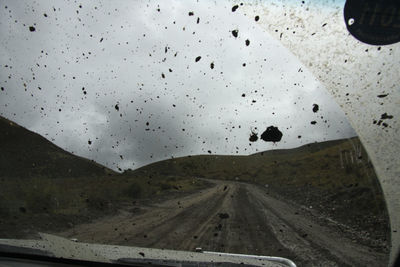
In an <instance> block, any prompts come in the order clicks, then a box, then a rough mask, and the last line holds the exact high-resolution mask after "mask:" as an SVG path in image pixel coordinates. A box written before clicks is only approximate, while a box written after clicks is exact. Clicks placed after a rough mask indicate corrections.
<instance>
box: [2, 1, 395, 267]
mask: <svg viewBox="0 0 400 267" xmlns="http://www.w3.org/2000/svg"><path fill="white" fill-rule="evenodd" d="M298 2H299V3H298V4H297V3H296V4H293V6H283V7H282V6H280V5H276V4H274V5H271V8H270V9H259V10H263V11H262V12H261V11H260V12H258V13H256V14H255V13H254V11H252V10H253V8H254V7H253V6H252V5H250V4H248V3H247V4H243V3H240V2H230V1H218V2H216V3H215V2H212V1H201V2H196V1H168V2H167V1H102V2H88V1H58V2H51V1H3V2H2V4H1V8H0V12H1V17H0V34H1V36H2V38H1V40H0V61H1V71H0V85H1V91H0V115H1V118H0V238H4V239H21V240H25V239H38V238H39V234H38V233H39V232H44V233H49V234H53V235H56V236H59V237H63V238H67V239H69V240H71V239H73V240H75V241H78V242H87V243H100V244H112V245H124V246H132V247H145V248H159V249H173V250H184V251H194V250H195V249H196V248H198V249H200V248H201V249H200V250H207V251H214V252H228V253H240V254H251V255H265V256H278V257H284V258H288V259H291V260H292V261H294V262H295V263H296V264H297V265H298V266H320V265H325V266H343V265H349V266H350V265H351V266H366V265H369V264H371V263H372V265H374V266H385V265H386V264H387V262H388V257H389V240H390V232H389V219H388V215H387V211H386V205H385V200H384V197H383V194H382V190H381V186H380V183H379V181H378V178H377V175H376V174H375V171H374V166H373V164H372V162H371V160H370V157H369V155H368V154H367V152H366V150H365V148H364V147H363V144H362V143H361V141H360V139H359V137H358V136H357V133H356V132H355V130H354V129H353V127H352V126H351V123H350V122H349V121H348V119H347V117H346V115H347V114H345V112H344V111H343V110H342V109H341V107H340V106H339V105H338V104H337V102H336V101H335V99H333V98H332V96H331V94H330V93H329V92H331V93H332V91H329V92H328V91H327V90H326V88H325V86H326V84H323V83H321V81H320V79H321V76H316V75H315V73H316V72H315V70H314V69H313V68H314V67H313V65H312V64H311V65H310V64H308V63H307V64H305V63H304V60H302V59H300V58H299V56H298V55H296V54H294V53H293V52H292V51H291V50H290V49H291V48H292V47H290V45H287V43H286V45H284V44H283V43H282V41H283V40H285V38H292V40H297V39H295V38H296V34H297V32H298V31H299V30H300V29H301V28H302V27H305V26H304V25H305V24H306V22H304V21H303V22H302V21H299V22H298V24H297V26H294V27H292V26H287V27H286V26H285V27H283V26H282V25H281V24H279V25H278V24H277V25H276V29H275V28H274V27H275V26H274V25H273V24H272V23H269V22H268V21H267V17H268V18H269V19H271V18H272V17H273V16H274V12H278V11H277V10H281V9H284V10H286V12H287V16H290V15H292V14H294V13H296V12H300V11H298V10H297V9H300V8H301V10H302V11H301V12H306V11H305V10H306V9H308V8H310V9H311V10H312V6H309V5H308V3H305V2H304V1H298ZM319 8H320V9H322V10H325V9H324V8H323V7H319ZM329 8H331V7H327V9H329ZM342 8H343V7H342ZM326 12H328V11H326ZM329 12H330V11H329ZM338 12H342V10H341V9H338ZM276 14H278V13H276ZM311 14H313V15H312V16H311ZM314 15H315V13H312V12H311V11H310V18H309V21H308V22H307V23H309V24H310V25H313V26H312V27H315V28H318V29H321V31H318V32H316V33H314V34H313V35H310V36H314V35H315V34H317V35H318V34H320V35H321V36H322V35H323V34H324V32H323V31H324V30H325V29H327V28H329V27H333V26H332V25H331V24H329V22H328V21H318V19H317V18H315V17H314ZM285 16H286V13H285ZM305 19H308V17H305ZM343 27H344V28H345V24H344V22H343ZM288 36H291V37H288ZM310 38H311V37H310ZM300 39H301V38H299V40H298V41H299V42H300V41H301V40H300ZM333 41H335V40H333ZM311 43H312V46H319V45H321V43H320V42H319V41H318V40H317V39H316V40H315V41H313V42H311ZM307 45H310V44H309V43H307ZM369 49H371V50H372V49H374V51H375V52H379V51H380V50H381V48H380V47H379V48H378V47H376V46H374V47H370V48H369ZM383 49H384V48H382V50H383ZM310 56H311V55H310ZM313 56H315V61H318V55H313ZM337 57H341V55H337ZM347 60H351V59H348V58H342V59H340V61H341V64H344V63H346V62H347ZM326 71H327V72H328V71H329V70H328V69H327V70H326ZM349 75H350V76H351V74H349ZM374 75H376V74H375V73H374ZM380 75H383V73H382V74H381V73H378V74H377V76H378V77H380ZM337 78H338V80H336V81H335V82H337V83H338V84H340V83H341V77H337ZM346 79H347V78H346ZM350 87H351V85H350ZM350 87H349V86H348V92H347V95H346V96H345V95H343V97H349V98H350V97H351V94H352V93H351V92H352V91H351V90H352V89H351V88H350ZM349 95H350V96H349ZM386 96H387V94H386V93H385V92H382V93H381V94H380V96H379V98H380V99H381V100H382V101H384V100H385V97H386ZM349 101H350V99H349ZM391 119H393V114H392V113H390V112H389V111H384V110H382V112H380V114H379V116H378V117H376V118H371V124H372V123H373V124H374V125H375V126H376V128H377V129H378V128H379V130H381V131H385V130H387V129H389V128H390V127H391ZM138 257H143V258H145V255H144V253H143V255H141V254H140V255H139V256H138Z"/></svg>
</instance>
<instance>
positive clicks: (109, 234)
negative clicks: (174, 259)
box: [57, 181, 387, 266]
mask: <svg viewBox="0 0 400 267" xmlns="http://www.w3.org/2000/svg"><path fill="white" fill-rule="evenodd" d="M211 182H212V183H213V186H212V187H210V188H208V189H203V190H202V191H199V192H196V193H193V194H190V195H186V196H180V197H178V198H172V197H171V198H170V199H167V200H163V201H158V202H155V203H147V204H143V203H136V204H130V205H127V206H126V207H122V208H121V211H120V212H119V213H118V214H117V215H114V216H110V217H103V218H100V219H98V220H96V221H94V222H91V223H88V224H82V225H76V226H74V227H73V228H71V229H70V230H68V231H66V232H62V233H57V234H58V235H60V236H64V237H68V238H77V239H78V240H79V241H82V242H91V243H106V244H116V245H130V246H139V247H153V248H168V249H176V250H189V251H193V250H194V249H195V248H196V247H201V248H202V249H203V250H208V251H218V252H230V253H244V254H253V255H267V256H281V257H286V258H289V259H291V260H293V261H294V262H295V263H296V264H297V265H298V266H386V265H387V255H386V254H383V253H379V252H376V251H374V250H373V249H372V248H369V247H366V246H363V245H360V244H358V243H357V242H356V241H355V240H351V239H348V238H346V237H344V235H343V233H341V232H340V231H338V230H337V228H335V227H331V226H327V225H324V224H323V223H321V222H319V220H318V218H316V217H314V216H312V215H310V213H309V212H306V211H305V210H304V209H301V208H300V207H297V206H296V205H295V204H288V203H286V202H285V201H282V200H278V199H276V198H273V197H271V196H270V195H269V194H268V190H267V189H266V188H263V187H261V186H258V185H254V184H246V183H241V182H232V181H211Z"/></svg>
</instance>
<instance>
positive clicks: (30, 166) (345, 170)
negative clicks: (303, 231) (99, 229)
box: [0, 117, 389, 240]
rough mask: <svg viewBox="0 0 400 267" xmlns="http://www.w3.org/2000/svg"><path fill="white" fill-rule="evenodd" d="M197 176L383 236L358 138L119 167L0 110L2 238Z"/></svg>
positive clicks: (381, 214) (374, 187) (380, 209)
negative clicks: (248, 186) (257, 188)
mask: <svg viewBox="0 0 400 267" xmlns="http://www.w3.org/2000/svg"><path fill="white" fill-rule="evenodd" d="M197 178H206V179H219V180H233V181H239V182H249V183H255V184H259V185H261V186H263V187H264V188H266V190H267V191H268V193H269V194H271V195H274V196H275V197H277V198H281V199H284V200H287V201H291V202H294V203H296V204H298V205H302V206H304V207H307V208H310V209H311V210H316V211H318V213H319V214H322V216H325V217H326V218H330V219H333V220H335V221H338V222H340V223H341V224H342V225H347V226H350V227H352V228H354V229H358V230H360V231H363V230H365V229H374V231H372V234H371V235H374V237H375V238H377V239H382V240H383V239H385V238H387V235H388V229H389V226H388V216H387V211H386V204H385V200H384V196H383V193H382V190H381V187H380V184H379V181H378V179H377V176H376V174H375V171H374V168H373V166H372V163H371V162H370V160H369V157H368V155H367V153H366V151H365V149H364V148H363V146H362V144H361V142H360V140H359V139H358V138H357V137H353V138H350V139H342V140H332V141H326V142H319V143H311V144H307V145H304V146H301V147H297V148H292V149H279V150H269V151H264V152H260V153H256V154H253V155H249V156H234V155H196V156H186V157H181V158H172V159H168V160H164V161H159V162H155V163H152V164H149V165H147V166H144V167H141V168H139V169H136V170H126V171H124V173H122V174H119V173H116V172H114V171H113V170H111V169H109V168H107V167H104V166H102V165H100V164H98V163H96V162H94V161H92V160H88V159H85V158H82V157H79V156H76V155H73V154H71V153H69V152H67V151H65V150H63V149H61V148H59V147H57V146H56V145H54V144H52V143H51V142H50V141H48V140H47V139H45V138H44V137H42V136H40V135H39V134H36V133H33V132H31V131H29V130H27V129H25V128H23V127H21V126H19V125H17V124H16V123H14V122H12V121H10V120H7V119H5V118H2V117H0V216H1V217H2V219H0V238H1V237H21V236H24V235H25V234H26V233H24V232H21V231H19V229H16V228H15V224H19V225H26V228H30V229H31V230H30V231H31V232H35V231H38V230H45V229H58V228H63V227H64V228H66V227H67V224H68V223H73V224H75V223H77V222H84V221H87V220H91V219H93V218H96V217H98V216H104V215H105V214H108V213H109V212H115V211H117V210H118V207H119V206H120V205H121V203H132V201H136V200H138V199H151V200H152V201H153V200H155V199H157V198H158V197H160V196H162V195H171V194H175V193H179V192H189V191H194V190H199V189H201V188H204V187H205V186H208V183H207V182H206V181H205V180H203V179H197ZM41 214H43V216H42V215H41ZM49 216H51V218H52V220H48V218H49ZM20 229H24V228H23V227H22V226H21V228H20ZM13 231H14V232H13ZM15 231H17V232H15ZM18 231H19V232H18Z"/></svg>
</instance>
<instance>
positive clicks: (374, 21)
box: [343, 0, 400, 45]
mask: <svg viewBox="0 0 400 267" xmlns="http://www.w3.org/2000/svg"><path fill="white" fill-rule="evenodd" d="M343 13H344V21H345V23H346V27H347V30H348V31H349V32H350V33H351V34H352V35H353V36H354V37H355V38H356V39H358V40H359V41H361V42H363V43H367V44H371V45H388V44H394V43H397V42H399V41H400V1H399V0H346V4H345V6H344V12H343Z"/></svg>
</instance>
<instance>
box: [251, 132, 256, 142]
mask: <svg viewBox="0 0 400 267" xmlns="http://www.w3.org/2000/svg"><path fill="white" fill-rule="evenodd" d="M257 140H258V135H257V133H255V132H251V134H250V138H249V141H250V142H256V141H257Z"/></svg>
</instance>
